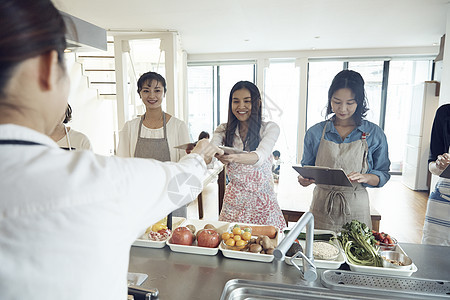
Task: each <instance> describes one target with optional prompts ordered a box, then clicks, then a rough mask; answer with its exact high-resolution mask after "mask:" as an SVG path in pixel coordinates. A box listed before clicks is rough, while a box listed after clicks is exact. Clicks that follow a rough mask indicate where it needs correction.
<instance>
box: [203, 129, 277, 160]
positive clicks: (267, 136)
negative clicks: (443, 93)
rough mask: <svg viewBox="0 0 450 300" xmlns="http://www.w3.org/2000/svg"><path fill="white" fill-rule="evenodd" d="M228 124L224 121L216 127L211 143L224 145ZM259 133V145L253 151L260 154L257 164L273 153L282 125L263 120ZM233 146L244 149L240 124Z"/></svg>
mask: <svg viewBox="0 0 450 300" xmlns="http://www.w3.org/2000/svg"><path fill="white" fill-rule="evenodd" d="M226 126H227V124H226V123H223V124H220V125H219V126H218V127H217V128H216V130H215V131H214V135H213V137H212V139H211V144H213V145H216V146H222V145H224V141H225V133H226V128H227V127H226ZM249 130H250V129H249ZM259 135H260V137H261V140H260V142H259V145H258V147H257V148H256V150H255V151H251V152H254V153H256V154H257V155H258V161H257V162H256V163H255V166H260V165H262V163H263V162H264V161H266V160H267V158H269V157H270V156H271V155H272V150H273V147H274V146H275V143H276V142H277V139H278V136H279V135H280V127H279V126H278V125H277V124H276V123H274V122H271V121H268V122H262V123H261V129H260V131H259ZM233 147H234V148H237V149H239V150H244V144H243V142H242V139H241V137H240V135H239V126H237V127H236V131H235V133H234V140H233Z"/></svg>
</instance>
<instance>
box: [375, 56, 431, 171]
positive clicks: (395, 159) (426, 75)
mask: <svg viewBox="0 0 450 300" xmlns="http://www.w3.org/2000/svg"><path fill="white" fill-rule="evenodd" d="M430 78H431V63H430V61H428V60H425V61H391V62H390V65H389V84H388V90H387V91H388V92H387V99H386V118H385V120H386V122H385V126H384V132H385V133H386V138H387V141H388V145H389V159H390V160H391V172H401V171H402V165H403V155H404V152H405V147H406V133H407V132H408V128H407V127H408V125H409V112H410V106H411V98H412V91H413V87H414V85H415V84H417V83H420V82H424V81H426V80H429V79H430Z"/></svg>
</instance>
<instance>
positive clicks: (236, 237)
mask: <svg viewBox="0 0 450 300" xmlns="http://www.w3.org/2000/svg"><path fill="white" fill-rule="evenodd" d="M233 239H234V240H235V241H240V240H242V238H241V236H240V235H235V236H234V237H233Z"/></svg>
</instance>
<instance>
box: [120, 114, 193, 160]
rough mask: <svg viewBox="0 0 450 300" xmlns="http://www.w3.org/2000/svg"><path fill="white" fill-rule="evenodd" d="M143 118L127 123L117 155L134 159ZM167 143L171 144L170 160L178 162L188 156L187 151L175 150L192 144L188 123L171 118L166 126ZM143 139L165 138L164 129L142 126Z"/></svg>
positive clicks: (121, 133)
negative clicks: (180, 146) (177, 147)
mask: <svg viewBox="0 0 450 300" xmlns="http://www.w3.org/2000/svg"><path fill="white" fill-rule="evenodd" d="M140 121H141V117H140V116H139V117H137V118H135V119H133V120H130V121H128V122H126V123H125V125H124V126H123V128H122V130H121V131H120V132H119V144H118V146H117V155H118V156H121V157H134V151H135V150H136V142H137V135H138V132H139V122H140ZM166 130H167V142H168V144H169V151H170V160H171V161H173V162H177V161H179V160H180V158H181V157H183V156H184V155H186V151H185V150H180V149H176V148H174V147H175V146H179V145H183V144H187V143H189V142H190V140H189V133H188V128H187V126H186V123H184V122H183V121H181V120H180V119H177V118H175V117H173V116H172V117H171V118H170V120H169V121H167V124H166ZM141 137H143V138H153V139H155V138H163V137H164V129H163V128H162V127H161V128H158V129H151V128H147V127H145V126H144V124H142V129H141Z"/></svg>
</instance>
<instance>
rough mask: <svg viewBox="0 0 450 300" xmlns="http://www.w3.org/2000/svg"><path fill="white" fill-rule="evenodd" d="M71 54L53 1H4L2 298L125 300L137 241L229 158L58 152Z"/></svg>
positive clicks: (211, 149) (207, 150)
mask: <svg viewBox="0 0 450 300" xmlns="http://www.w3.org/2000/svg"><path fill="white" fill-rule="evenodd" d="M65 48H66V42H65V24H64V21H63V18H62V16H61V15H60V13H59V11H58V10H57V9H56V8H55V7H54V6H53V4H52V3H51V2H50V1H49V0H2V1H0V160H1V162H2V163H1V164H0V177H1V180H0V212H1V213H0V266H1V267H0V299H2V300H9V299H46V300H53V299H54V300H60V299H113V300H114V299H117V300H119V299H120V300H122V299H125V298H126V296H127V270H128V261H129V251H130V246H131V244H132V243H133V241H134V240H135V239H136V238H137V237H138V236H140V235H141V234H142V233H143V231H144V230H145V228H146V226H147V225H148V224H149V223H152V222H156V221H158V220H160V219H162V218H163V217H164V216H165V215H167V214H168V213H169V212H171V211H173V210H174V209H176V208H178V207H180V206H182V205H185V204H186V203H188V202H189V201H192V200H193V198H194V197H195V196H196V194H197V193H198V192H199V191H201V188H202V180H203V177H204V175H205V174H206V164H205V162H208V163H209V161H210V160H211V158H212V156H213V155H214V154H216V153H217V152H218V153H223V152H222V151H221V150H219V149H217V147H215V146H212V145H210V144H209V142H208V141H206V140H202V141H199V142H198V143H197V146H196V147H195V148H194V149H193V150H192V153H191V154H189V155H186V156H185V157H183V158H182V159H181V160H180V162H178V163H163V162H159V161H156V160H152V159H139V158H126V159H125V158H119V157H105V156H100V155H96V154H94V153H93V152H92V151H65V150H62V149H60V148H59V147H58V146H57V145H56V143H55V142H54V141H52V139H51V138H50V137H49V135H50V134H51V133H52V132H53V130H54V129H55V127H56V125H57V124H58V123H59V122H60V121H61V116H62V115H63V114H64V111H65V110H66V108H67V98H68V92H69V78H68V75H67V73H66V70H65V66H64V49H65ZM177 179H181V180H178V181H177V182H182V183H181V184H182V185H183V186H179V185H176V184H174V181H173V180H177ZM184 185H185V186H184ZM171 186H175V190H172V193H170V190H169V187H171Z"/></svg>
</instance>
